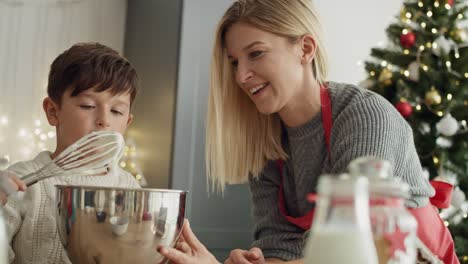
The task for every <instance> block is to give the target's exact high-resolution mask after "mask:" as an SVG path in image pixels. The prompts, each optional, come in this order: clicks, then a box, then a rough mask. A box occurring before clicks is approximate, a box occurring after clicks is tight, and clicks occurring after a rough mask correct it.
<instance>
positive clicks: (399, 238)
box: [384, 225, 409, 257]
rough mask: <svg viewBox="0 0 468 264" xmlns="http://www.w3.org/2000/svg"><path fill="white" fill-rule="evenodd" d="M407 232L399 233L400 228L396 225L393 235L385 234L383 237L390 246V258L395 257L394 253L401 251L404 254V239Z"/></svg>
mask: <svg viewBox="0 0 468 264" xmlns="http://www.w3.org/2000/svg"><path fill="white" fill-rule="evenodd" d="M408 234H409V233H408V232H401V230H400V227H399V226H398V225H396V227H395V231H394V232H393V233H387V234H385V235H384V237H385V239H386V240H387V241H388V242H389V244H390V256H391V257H395V252H396V251H398V250H401V251H403V252H406V246H405V239H406V237H407V236H408Z"/></svg>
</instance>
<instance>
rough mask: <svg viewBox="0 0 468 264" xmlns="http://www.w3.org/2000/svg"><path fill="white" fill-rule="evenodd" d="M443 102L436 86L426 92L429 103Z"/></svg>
mask: <svg viewBox="0 0 468 264" xmlns="http://www.w3.org/2000/svg"><path fill="white" fill-rule="evenodd" d="M441 102H442V96H440V94H439V92H438V91H437V90H436V88H435V87H432V88H431V90H430V91H429V92H427V93H426V104H428V105H438V104H440V103H441Z"/></svg>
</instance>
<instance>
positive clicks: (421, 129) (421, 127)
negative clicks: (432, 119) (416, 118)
mask: <svg viewBox="0 0 468 264" xmlns="http://www.w3.org/2000/svg"><path fill="white" fill-rule="evenodd" d="M419 132H420V133H421V134H423V135H427V134H429V133H430V132H431V126H430V125H429V124H428V123H426V122H421V124H420V125H419Z"/></svg>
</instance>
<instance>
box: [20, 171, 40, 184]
mask: <svg viewBox="0 0 468 264" xmlns="http://www.w3.org/2000/svg"><path fill="white" fill-rule="evenodd" d="M21 180H22V181H23V182H24V184H26V186H27V187H29V186H31V185H33V184H35V183H37V182H38V181H39V179H38V177H37V175H36V173H35V172H33V173H30V174H28V175H26V176H24V177H22V178H21Z"/></svg>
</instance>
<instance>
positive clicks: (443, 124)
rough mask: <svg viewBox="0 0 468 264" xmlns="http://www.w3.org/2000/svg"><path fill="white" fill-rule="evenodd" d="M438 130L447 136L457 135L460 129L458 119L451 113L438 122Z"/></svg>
mask: <svg viewBox="0 0 468 264" xmlns="http://www.w3.org/2000/svg"><path fill="white" fill-rule="evenodd" d="M436 128H437V131H438V132H439V133H440V134H442V135H444V136H447V137H451V136H453V135H455V134H456V133H457V131H458V121H457V120H456V119H455V118H453V116H452V115H451V114H450V113H449V114H447V115H446V116H444V117H443V118H442V119H440V121H439V122H438V123H437V124H436Z"/></svg>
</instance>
